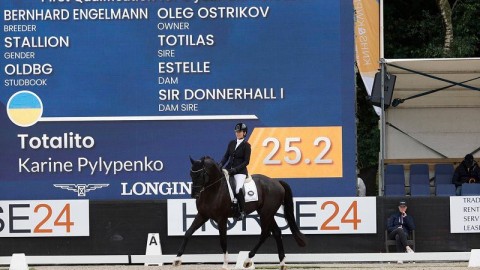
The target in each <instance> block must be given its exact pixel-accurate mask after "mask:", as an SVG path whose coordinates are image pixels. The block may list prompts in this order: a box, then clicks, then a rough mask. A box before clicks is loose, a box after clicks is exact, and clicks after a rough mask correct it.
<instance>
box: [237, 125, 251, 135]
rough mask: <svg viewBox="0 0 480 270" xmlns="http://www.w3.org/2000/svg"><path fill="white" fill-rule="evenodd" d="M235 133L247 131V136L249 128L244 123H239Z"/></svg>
mask: <svg viewBox="0 0 480 270" xmlns="http://www.w3.org/2000/svg"><path fill="white" fill-rule="evenodd" d="M235 131H245V135H247V133H248V127H247V125H245V124H244V123H238V124H236V125H235Z"/></svg>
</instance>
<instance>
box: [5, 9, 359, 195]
mask: <svg viewBox="0 0 480 270" xmlns="http://www.w3.org/2000/svg"><path fill="white" fill-rule="evenodd" d="M0 7H1V8H0V10H1V13H0V14H1V21H2V30H1V31H2V33H3V35H2V38H1V40H2V43H1V50H2V53H1V57H0V66H1V70H0V74H1V75H0V82H1V91H0V126H1V129H2V132H1V133H0V149H2V151H1V152H0V166H1V167H2V170H0V183H1V185H2V188H1V189H0V199H2V200H18V199H89V200H111V199H114V200H118V199H120V200H130V199H131V200H138V199H140V200H143V199H169V198H188V197H189V194H190V192H191V183H190V176H189V169H190V161H189V155H191V156H192V157H193V158H195V159H197V158H200V157H202V156H205V155H208V156H211V157H213V158H214V159H215V160H217V161H220V159H221V157H222V156H223V154H224V152H225V150H226V147H227V144H228V142H229V141H230V140H232V139H235V134H234V126H235V124H236V123H238V122H243V123H246V124H247V126H248V132H249V133H248V138H247V139H248V141H249V142H250V144H251V145H252V158H251V162H250V165H249V167H248V169H249V172H250V173H262V174H265V175H268V176H270V177H273V178H282V179H285V180H286V181H287V182H288V183H289V184H290V185H291V186H292V188H293V192H294V194H295V196H300V197H316V196H354V195H355V190H356V188H355V186H356V176H355V153H356V145H355V112H354V109H355V105H354V102H355V96H354V93H355V88H354V69H353V66H354V46H353V17H352V14H353V13H352V12H353V3H352V2H351V1H350V2H348V1H338V0H326V1H318V0H294V1H292V0H276V1H273V0H272V1H269V0H267V1H257V0H243V1H230V0H219V1H210V0H171V1H170V0H169V1H166V0H165V1H164V0H139V1H131V0H114V1H93V0H2V1H0ZM27 187H28V192H24V191H25V189H26V188H27Z"/></svg>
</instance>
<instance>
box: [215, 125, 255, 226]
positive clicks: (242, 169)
mask: <svg viewBox="0 0 480 270" xmlns="http://www.w3.org/2000/svg"><path fill="white" fill-rule="evenodd" d="M247 132H248V128H247V125H245V124H244V123H238V124H236V125H235V136H236V137H237V139H236V140H232V141H230V142H229V143H228V147H227V151H226V152H225V155H224V156H223V159H222V161H221V162H220V167H223V166H224V165H225V164H226V169H227V170H228V174H229V175H231V176H233V177H234V178H235V198H237V201H238V210H239V212H240V213H239V214H238V217H237V218H238V220H242V219H243V218H244V217H245V196H244V194H243V189H242V187H243V184H244V183H245V179H246V178H247V174H248V171H247V165H248V163H249V162H250V153H251V151H252V150H251V146H250V144H249V143H248V142H247V141H246V140H245V137H246V136H247Z"/></svg>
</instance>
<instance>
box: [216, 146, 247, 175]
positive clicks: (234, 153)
mask: <svg viewBox="0 0 480 270" xmlns="http://www.w3.org/2000/svg"><path fill="white" fill-rule="evenodd" d="M236 145H237V140H232V141H230V142H229V143H228V147H227V151H226V152H225V155H224V156H223V158H222V161H221V162H220V165H221V167H223V165H225V164H226V167H225V168H226V169H233V170H234V174H246V175H247V174H248V171H247V165H248V164H249V163H250V154H251V152H252V148H251V146H250V144H249V143H248V142H247V141H246V140H243V142H241V143H240V145H238V147H237V149H235V146H236Z"/></svg>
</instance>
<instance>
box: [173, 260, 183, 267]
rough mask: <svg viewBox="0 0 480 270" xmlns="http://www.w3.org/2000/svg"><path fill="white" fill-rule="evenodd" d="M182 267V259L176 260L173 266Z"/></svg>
mask: <svg viewBox="0 0 480 270" xmlns="http://www.w3.org/2000/svg"><path fill="white" fill-rule="evenodd" d="M180 265H182V260H180V259H175V260H174V261H173V266H180Z"/></svg>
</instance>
